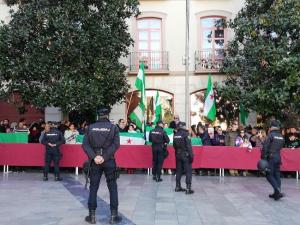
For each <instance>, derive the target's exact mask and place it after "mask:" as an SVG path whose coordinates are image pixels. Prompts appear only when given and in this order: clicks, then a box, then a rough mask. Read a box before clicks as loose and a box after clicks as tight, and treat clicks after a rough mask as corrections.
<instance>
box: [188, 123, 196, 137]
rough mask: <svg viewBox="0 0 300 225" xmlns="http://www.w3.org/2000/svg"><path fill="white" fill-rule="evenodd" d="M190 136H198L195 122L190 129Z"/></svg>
mask: <svg viewBox="0 0 300 225" xmlns="http://www.w3.org/2000/svg"><path fill="white" fill-rule="evenodd" d="M189 136H190V137H191V138H193V137H197V130H196V125H195V124H193V125H192V126H191V129H190V131H189Z"/></svg>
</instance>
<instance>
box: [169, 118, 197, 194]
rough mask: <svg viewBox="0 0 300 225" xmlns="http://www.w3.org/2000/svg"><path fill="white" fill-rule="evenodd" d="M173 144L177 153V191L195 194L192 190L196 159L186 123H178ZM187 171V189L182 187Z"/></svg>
mask: <svg viewBox="0 0 300 225" xmlns="http://www.w3.org/2000/svg"><path fill="white" fill-rule="evenodd" d="M173 146H174V149H175V155H176V187H175V192H182V191H185V193H186V194H193V193H194V191H193V190H192V163H193V160H194V153H193V150H192V144H191V140H190V139H189V134H188V130H187V129H186V124H185V123H184V122H180V123H179V124H178V131H177V132H176V133H175V134H174V139H173ZM183 171H185V175H186V180H185V182H186V189H184V188H182V187H181V176H182V174H183Z"/></svg>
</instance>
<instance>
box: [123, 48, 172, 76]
mask: <svg viewBox="0 0 300 225" xmlns="http://www.w3.org/2000/svg"><path fill="white" fill-rule="evenodd" d="M141 62H144V65H145V70H147V71H150V72H159V71H168V70H169V53H168V52H166V51H140V52H131V53H130V57H129V70H130V71H131V72H132V71H138V69H139V65H140V63H141Z"/></svg>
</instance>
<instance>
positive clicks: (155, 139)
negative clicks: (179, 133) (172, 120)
mask: <svg viewBox="0 0 300 225" xmlns="http://www.w3.org/2000/svg"><path fill="white" fill-rule="evenodd" d="M163 126H164V123H163V122H162V121H158V122H157V123H156V127H155V128H154V129H153V130H151V131H150V134H149V141H150V142H152V162H153V168H152V175H153V180H155V181H156V182H161V181H162V179H161V170H162V165H163V162H164V158H165V156H164V151H165V148H166V146H167V144H168V143H169V142H170V139H169V137H168V135H167V134H166V132H165V131H164V130H163Z"/></svg>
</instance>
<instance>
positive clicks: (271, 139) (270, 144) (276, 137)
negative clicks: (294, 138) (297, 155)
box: [262, 130, 284, 159]
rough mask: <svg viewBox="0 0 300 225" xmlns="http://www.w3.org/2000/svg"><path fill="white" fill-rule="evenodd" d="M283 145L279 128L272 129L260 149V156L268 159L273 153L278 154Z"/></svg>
mask: <svg viewBox="0 0 300 225" xmlns="http://www.w3.org/2000/svg"><path fill="white" fill-rule="evenodd" d="M283 146H284V138H283V136H282V135H281V133H280V131H279V130H273V131H271V132H270V133H269V134H268V137H267V139H266V140H265V141H264V144H263V149H262V158H263V159H269V158H270V157H272V155H274V154H280V150H281V149H282V148H283Z"/></svg>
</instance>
